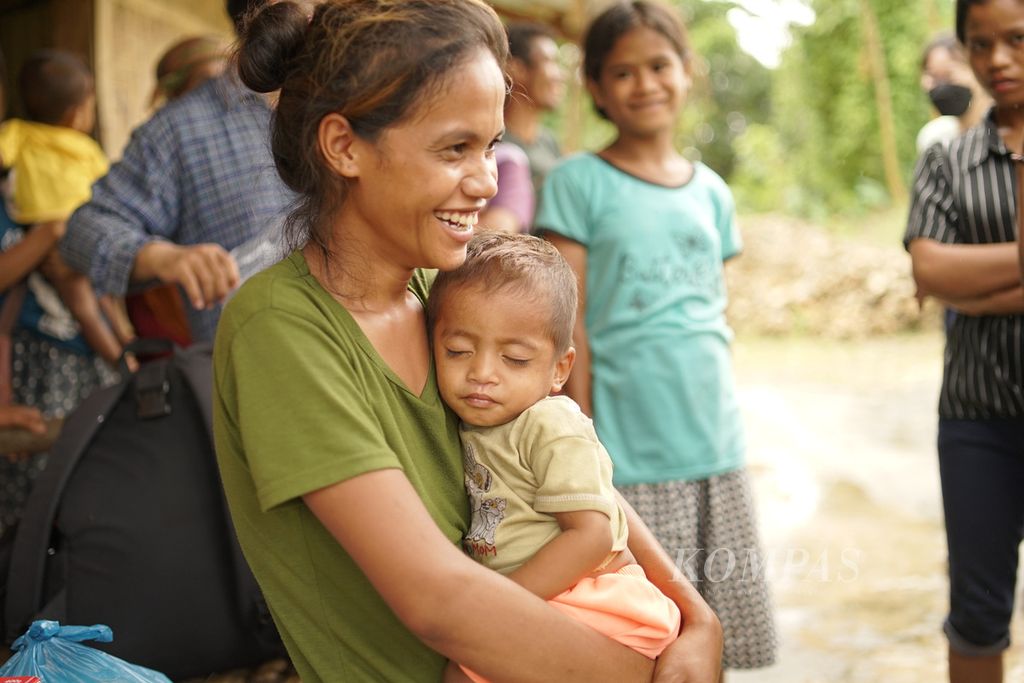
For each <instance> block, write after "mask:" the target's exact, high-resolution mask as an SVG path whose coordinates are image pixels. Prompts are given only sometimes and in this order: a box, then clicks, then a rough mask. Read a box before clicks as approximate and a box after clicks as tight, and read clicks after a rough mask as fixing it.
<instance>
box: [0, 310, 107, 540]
mask: <svg viewBox="0 0 1024 683" xmlns="http://www.w3.org/2000/svg"><path fill="white" fill-rule="evenodd" d="M11 358H12V359H13V360H12V365H11V395H12V400H13V402H14V403H17V404H21V405H26V406H32V407H35V408H38V409H39V410H40V411H42V413H43V415H44V416H45V417H65V416H66V415H67V414H68V413H70V412H71V411H72V410H74V409H75V408H76V407H77V406H78V404H79V403H81V402H82V400H83V399H84V398H85V397H87V396H88V395H89V394H91V393H92V392H93V391H95V390H97V389H100V388H102V387H105V386H108V385H110V384H112V383H114V382H115V381H117V373H116V372H114V371H113V370H111V369H110V367H109V366H107V365H106V363H104V362H103V360H102V359H101V358H99V357H98V356H93V355H88V356H87V355H84V354H80V353H75V352H74V351H70V350H67V349H65V348H63V347H61V346H58V345H57V344H53V343H51V342H49V341H47V340H46V339H44V338H42V337H40V336H38V335H36V334H33V333H32V332H29V331H27V330H15V331H14V332H13V333H12V334H11ZM46 457H47V456H46V454H45V453H40V454H37V455H32V456H29V457H27V458H25V459H23V460H18V461H14V462H12V461H10V460H8V459H7V458H6V457H3V456H0V536H2V535H3V534H4V530H5V529H6V528H8V527H10V526H11V525H12V524H15V523H17V521H18V519H20V518H21V511H22V508H24V506H25V501H26V499H27V498H28V494H29V491H30V490H31V489H32V482H33V481H35V478H36V477H37V476H39V473H40V472H42V471H43V468H44V467H46Z"/></svg>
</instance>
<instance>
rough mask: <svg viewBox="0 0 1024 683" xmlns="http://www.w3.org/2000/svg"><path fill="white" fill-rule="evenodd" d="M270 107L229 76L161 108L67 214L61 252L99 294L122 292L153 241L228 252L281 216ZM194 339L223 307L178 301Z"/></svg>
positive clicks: (284, 196) (283, 194) (210, 329)
mask: <svg viewBox="0 0 1024 683" xmlns="http://www.w3.org/2000/svg"><path fill="white" fill-rule="evenodd" d="M269 132H270V108H269V107H268V106H267V104H266V101H265V100H264V99H263V98H262V97H261V96H259V95H257V94H256V93H253V92H251V91H249V90H246V89H245V88H244V87H242V86H241V85H240V84H239V83H238V81H237V79H236V77H235V76H234V75H233V74H231V73H227V74H225V75H223V76H220V77H219V78H215V79H212V80H210V81H207V82H206V83H205V84H203V85H201V86H200V87H198V88H196V89H195V90H193V91H192V92H190V93H188V94H187V95H185V96H184V97H182V98H180V99H178V100H175V101H173V102H171V103H169V104H168V105H167V106H165V107H164V108H163V109H161V110H160V111H159V112H157V113H156V115H154V116H153V118H151V119H150V120H149V121H147V122H146V123H144V124H143V125H141V126H140V127H139V128H137V129H136V130H135V132H134V133H132V138H131V141H130V142H129V143H128V147H127V148H126V149H125V151H124V157H123V158H122V159H121V161H120V162H118V163H116V164H114V165H113V166H112V167H111V169H110V172H109V173H108V174H107V175H106V176H104V177H103V178H101V179H100V180H99V181H97V182H96V184H95V185H93V188H92V199H91V200H90V201H89V202H88V203H86V204H85V205H83V206H82V207H81V208H79V209H78V210H77V211H75V213H74V214H73V215H72V216H71V218H70V220H69V221H68V227H67V234H66V235H65V237H64V239H63V240H62V241H61V244H60V253H61V255H62V256H63V257H64V258H65V260H66V261H67V262H68V263H69V264H70V265H71V267H72V268H74V269H76V270H78V271H80V272H82V273H86V274H88V276H89V279H90V280H92V283H93V286H94V287H95V288H96V290H97V292H100V293H110V294H115V295H123V294H124V293H125V292H126V291H127V289H128V286H129V280H130V275H131V272H132V268H133V267H134V264H135V255H136V254H137V253H138V251H139V249H140V248H142V246H143V245H145V244H147V243H149V242H152V241H154V240H168V241H171V242H174V243H176V244H182V245H192V244H201V243H207V242H214V243H217V244H220V245H221V246H223V247H224V248H225V249H229V250H230V249H233V248H234V247H236V246H238V245H239V244H241V243H242V242H245V241H246V240H248V239H249V238H251V237H253V236H255V235H257V234H259V233H260V232H261V231H263V229H264V228H265V227H266V226H267V225H269V224H271V223H274V222H280V220H281V217H282V216H283V215H284V214H285V212H286V211H287V205H288V203H289V202H290V201H291V199H292V195H291V194H290V193H289V192H288V190H287V189H286V188H285V187H284V185H283V184H282V182H281V180H280V178H279V177H278V175H277V170H276V169H275V168H274V161H273V158H272V157H271V154H270V133H269ZM185 306H186V309H188V315H189V322H190V324H191V327H192V337H193V339H195V340H196V341H201V340H208V339H212V338H213V335H214V332H215V331H216V327H217V319H218V318H219V316H220V307H219V306H217V307H216V308H213V309H210V310H206V311H197V310H193V309H192V308H191V306H190V305H189V303H188V302H187V301H186V302H185Z"/></svg>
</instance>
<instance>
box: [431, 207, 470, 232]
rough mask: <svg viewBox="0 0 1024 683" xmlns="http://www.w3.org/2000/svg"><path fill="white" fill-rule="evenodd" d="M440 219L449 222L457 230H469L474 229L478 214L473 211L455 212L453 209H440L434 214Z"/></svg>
mask: <svg viewBox="0 0 1024 683" xmlns="http://www.w3.org/2000/svg"><path fill="white" fill-rule="evenodd" d="M434 215H435V216H437V217H438V218H439V219H441V220H442V221H444V222H445V223H447V224H448V226H449V227H450V228H451V229H452V230H455V231H457V232H468V231H470V230H472V229H473V226H474V225H476V220H477V216H478V215H479V214H477V213H476V212H475V211H474V212H473V213H455V212H453V211H438V212H437V213H435V214H434Z"/></svg>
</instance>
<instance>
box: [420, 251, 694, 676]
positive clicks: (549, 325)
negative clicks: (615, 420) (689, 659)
mask: <svg viewBox="0 0 1024 683" xmlns="http://www.w3.org/2000/svg"><path fill="white" fill-rule="evenodd" d="M576 296H577V295H576V279H575V276H574V275H573V272H572V270H571V269H570V267H569V265H568V264H567V263H566V262H565V260H564V259H563V258H562V257H561V256H560V255H559V253H558V252H557V250H556V249H555V248H554V247H553V246H551V245H550V244H549V243H547V242H545V241H543V240H541V239H539V238H536V237H532V236H528V235H514V234H497V233H495V234H485V235H481V236H479V237H476V238H474V239H473V241H472V242H470V244H469V247H468V254H467V258H466V261H465V263H464V264H463V265H462V266H460V267H459V268H457V269H455V270H453V271H451V272H447V273H441V274H440V275H438V277H437V280H436V281H435V283H434V285H433V288H432V289H431V295H430V298H429V299H428V316H429V319H430V323H431V335H432V340H433V351H434V360H435V365H436V368H437V381H438V388H439V389H440V392H441V397H442V398H443V399H444V401H445V402H446V403H447V404H448V406H449V407H451V409H452V410H453V411H455V413H456V414H458V416H459V417H460V418H461V419H462V425H461V428H460V435H461V438H462V446H463V461H464V464H465V481H466V488H467V490H468V493H469V497H470V505H471V508H472V522H471V525H470V530H469V532H468V533H467V534H466V537H465V541H464V543H465V549H466V551H467V552H468V553H469V554H470V555H472V556H473V557H474V558H475V559H476V560H478V561H479V562H481V563H482V564H484V565H486V566H488V567H491V568H492V569H495V570H497V571H499V572H501V573H502V574H505V575H507V576H508V577H509V578H510V579H512V580H513V581H515V582H516V583H518V584H520V585H522V586H523V587H524V588H527V589H528V590H530V591H531V592H533V593H534V594H536V595H538V596H540V597H541V598H544V599H545V600H548V601H549V602H550V603H551V604H552V605H554V606H555V607H556V608H558V609H560V610H562V611H564V612H566V613H568V614H569V615H571V616H573V617H575V618H577V619H579V620H580V621H582V622H584V623H586V624H588V625H590V626H592V627H594V628H595V629H597V630H598V631H600V632H602V633H604V634H605V635H608V636H609V637H611V638H614V639H615V640H617V641H618V642H620V643H623V644H625V645H627V646H629V647H631V648H633V649H634V650H636V651H638V652H640V653H642V654H645V655H647V656H648V657H652V658H653V657H656V656H657V655H658V654H659V653H660V652H661V651H662V650H663V649H664V648H665V647H666V646H667V645H668V644H669V643H671V642H672V641H673V640H674V639H675V637H676V635H677V634H678V630H679V624H680V615H679V610H678V608H677V607H676V605H675V604H674V603H673V602H672V601H671V600H669V599H668V598H666V597H665V596H664V595H663V594H662V593H661V592H660V591H659V590H658V589H657V588H656V587H655V586H654V585H653V584H652V583H650V582H649V581H648V580H647V578H646V576H645V575H644V572H643V570H642V569H641V568H640V566H639V565H638V564H636V562H635V561H634V560H633V557H632V555H631V554H630V552H629V550H628V549H627V547H626V540H627V529H626V518H625V514H624V513H623V511H622V509H621V508H620V507H619V504H618V502H617V500H616V495H615V490H614V489H613V488H612V463H611V459H610V458H609V456H608V453H607V452H606V451H605V449H604V447H603V446H602V445H601V443H600V442H599V441H598V440H597V436H596V434H595V432H594V428H593V426H592V424H591V421H590V419H589V418H588V417H586V416H585V415H584V414H583V413H582V412H581V411H580V409H579V407H578V406H577V405H576V404H575V403H574V402H573V401H572V400H571V399H569V398H568V397H565V396H550V395H549V394H551V393H552V392H557V391H559V390H560V389H561V388H562V385H563V384H564V383H565V380H566V378H567V377H568V376H569V371H570V370H571V369H572V365H573V360H574V359H575V350H574V349H573V347H572V345H571V342H572V329H573V325H574V322H575V315H576ZM463 671H464V673H465V674H466V675H467V676H469V678H470V679H471V680H474V681H480V680H483V679H481V678H480V677H479V676H477V675H476V674H473V673H472V672H469V671H466V670H463ZM446 680H448V681H454V680H463V678H462V673H460V671H459V670H458V669H457V668H456V667H455V666H454V665H450V666H449V669H448V672H447V674H446Z"/></svg>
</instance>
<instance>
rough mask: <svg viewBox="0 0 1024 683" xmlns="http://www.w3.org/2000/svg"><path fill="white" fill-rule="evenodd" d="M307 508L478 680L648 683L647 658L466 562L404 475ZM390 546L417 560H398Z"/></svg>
mask: <svg viewBox="0 0 1024 683" xmlns="http://www.w3.org/2000/svg"><path fill="white" fill-rule="evenodd" d="M304 500H305V502H306V504H307V505H308V506H309V508H310V509H311V510H312V511H313V514H315V515H316V517H317V518H318V519H319V520H320V521H321V522H322V523H323V525H324V526H325V527H326V528H327V529H328V531H330V533H331V534H332V535H333V536H334V537H335V538H336V539H337V540H338V542H339V543H340V544H341V545H342V547H343V548H345V550H346V552H348V553H349V555H350V556H351V557H352V558H353V560H355V562H356V563H357V564H358V565H359V567H360V569H361V570H362V571H363V573H364V574H366V576H367V577H368V578H369V580H370V582H371V583H372V584H373V585H374V587H375V588H376V589H377V591H378V592H379V593H380V595H381V597H382V598H383V599H384V601H385V602H386V603H387V604H388V606H390V608H391V609H392V610H393V611H394V613H395V615H396V616H397V617H398V618H399V620H401V621H402V623H403V624H405V625H406V626H407V627H408V628H409V629H410V630H411V631H412V632H413V633H414V634H415V635H416V636H418V637H419V638H420V639H421V640H422V641H423V642H424V643H426V644H427V645H428V646H430V647H431V648H433V649H434V650H436V651H438V652H440V653H442V654H444V655H445V656H447V657H449V658H450V659H453V660H455V661H457V662H460V663H461V664H464V665H465V666H467V667H469V668H470V669H472V670H473V671H475V672H477V673H479V674H480V675H482V676H485V677H487V678H490V679H492V680H495V681H503V682H504V681H510V682H512V681H514V682H517V683H518V682H520V681H522V682H524V683H525V682H533V681H536V682H538V683H542V682H547V681H565V682H566V683H571V682H573V681H579V682H581V683H584V682H587V683H592V682H593V681H617V682H618V681H622V682H627V681H637V682H639V681H647V680H649V679H650V676H651V673H652V669H653V662H651V660H649V659H647V658H646V657H644V656H643V655H640V654H638V653H636V652H633V651H632V650H630V649H628V648H626V647H624V646H622V645H619V644H617V643H615V642H613V641H612V640H610V639H608V638H605V637H604V636H602V635H600V634H599V633H597V631H595V630H593V629H591V628H590V627H588V626H585V625H583V624H581V623H579V622H577V621H575V620H573V619H571V618H569V617H567V616H565V615H563V614H561V613H560V612H558V611H557V610H555V609H554V608H552V607H550V606H549V605H548V604H547V603H545V602H544V601H543V600H541V599H540V598H538V597H537V596H535V595H532V594H531V593H530V592H529V591H527V590H525V589H523V588H522V587H520V586H517V585H516V584H514V583H513V582H511V581H509V580H508V579H506V578H505V577H503V576H501V575H500V574H498V573H497V572H494V571H491V570H490V569H487V568H485V567H483V566H481V565H478V564H477V563H475V562H473V560H471V559H470V558H468V557H467V556H466V555H464V554H463V553H462V552H461V551H460V550H459V549H458V548H457V547H456V546H455V545H454V544H452V543H451V542H450V541H449V540H448V539H447V538H446V537H445V536H444V534H442V533H441V531H440V530H439V529H438V528H437V525H436V524H435V523H434V521H433V519H431V517H430V514H429V513H428V512H427V510H426V508H425V507H424V505H423V503H422V501H421V500H420V499H419V496H418V495H417V494H416V491H415V489H413V487H412V485H411V484H410V483H409V481H408V479H406V477H405V475H404V474H403V473H402V472H401V471H399V470H396V469H389V470H379V471H375V472H369V473H367V474H363V475H360V476H357V477H354V478H352V479H349V480H347V481H344V482H340V483H338V484H334V485H332V486H328V487H326V488H323V489H320V490H318V491H314V492H313V493H310V494H308V495H306V496H305V497H304ZM396 519H398V520H402V523H401V524H395V523H394V520H396ZM382 539H387V540H386V542H382ZM395 547H401V548H403V550H404V556H405V557H407V558H415V562H407V561H402V562H397V561H395V556H394V553H393V552H392V549H393V548H395ZM513 653H514V656H512V655H513ZM684 680H685V679H684Z"/></svg>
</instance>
